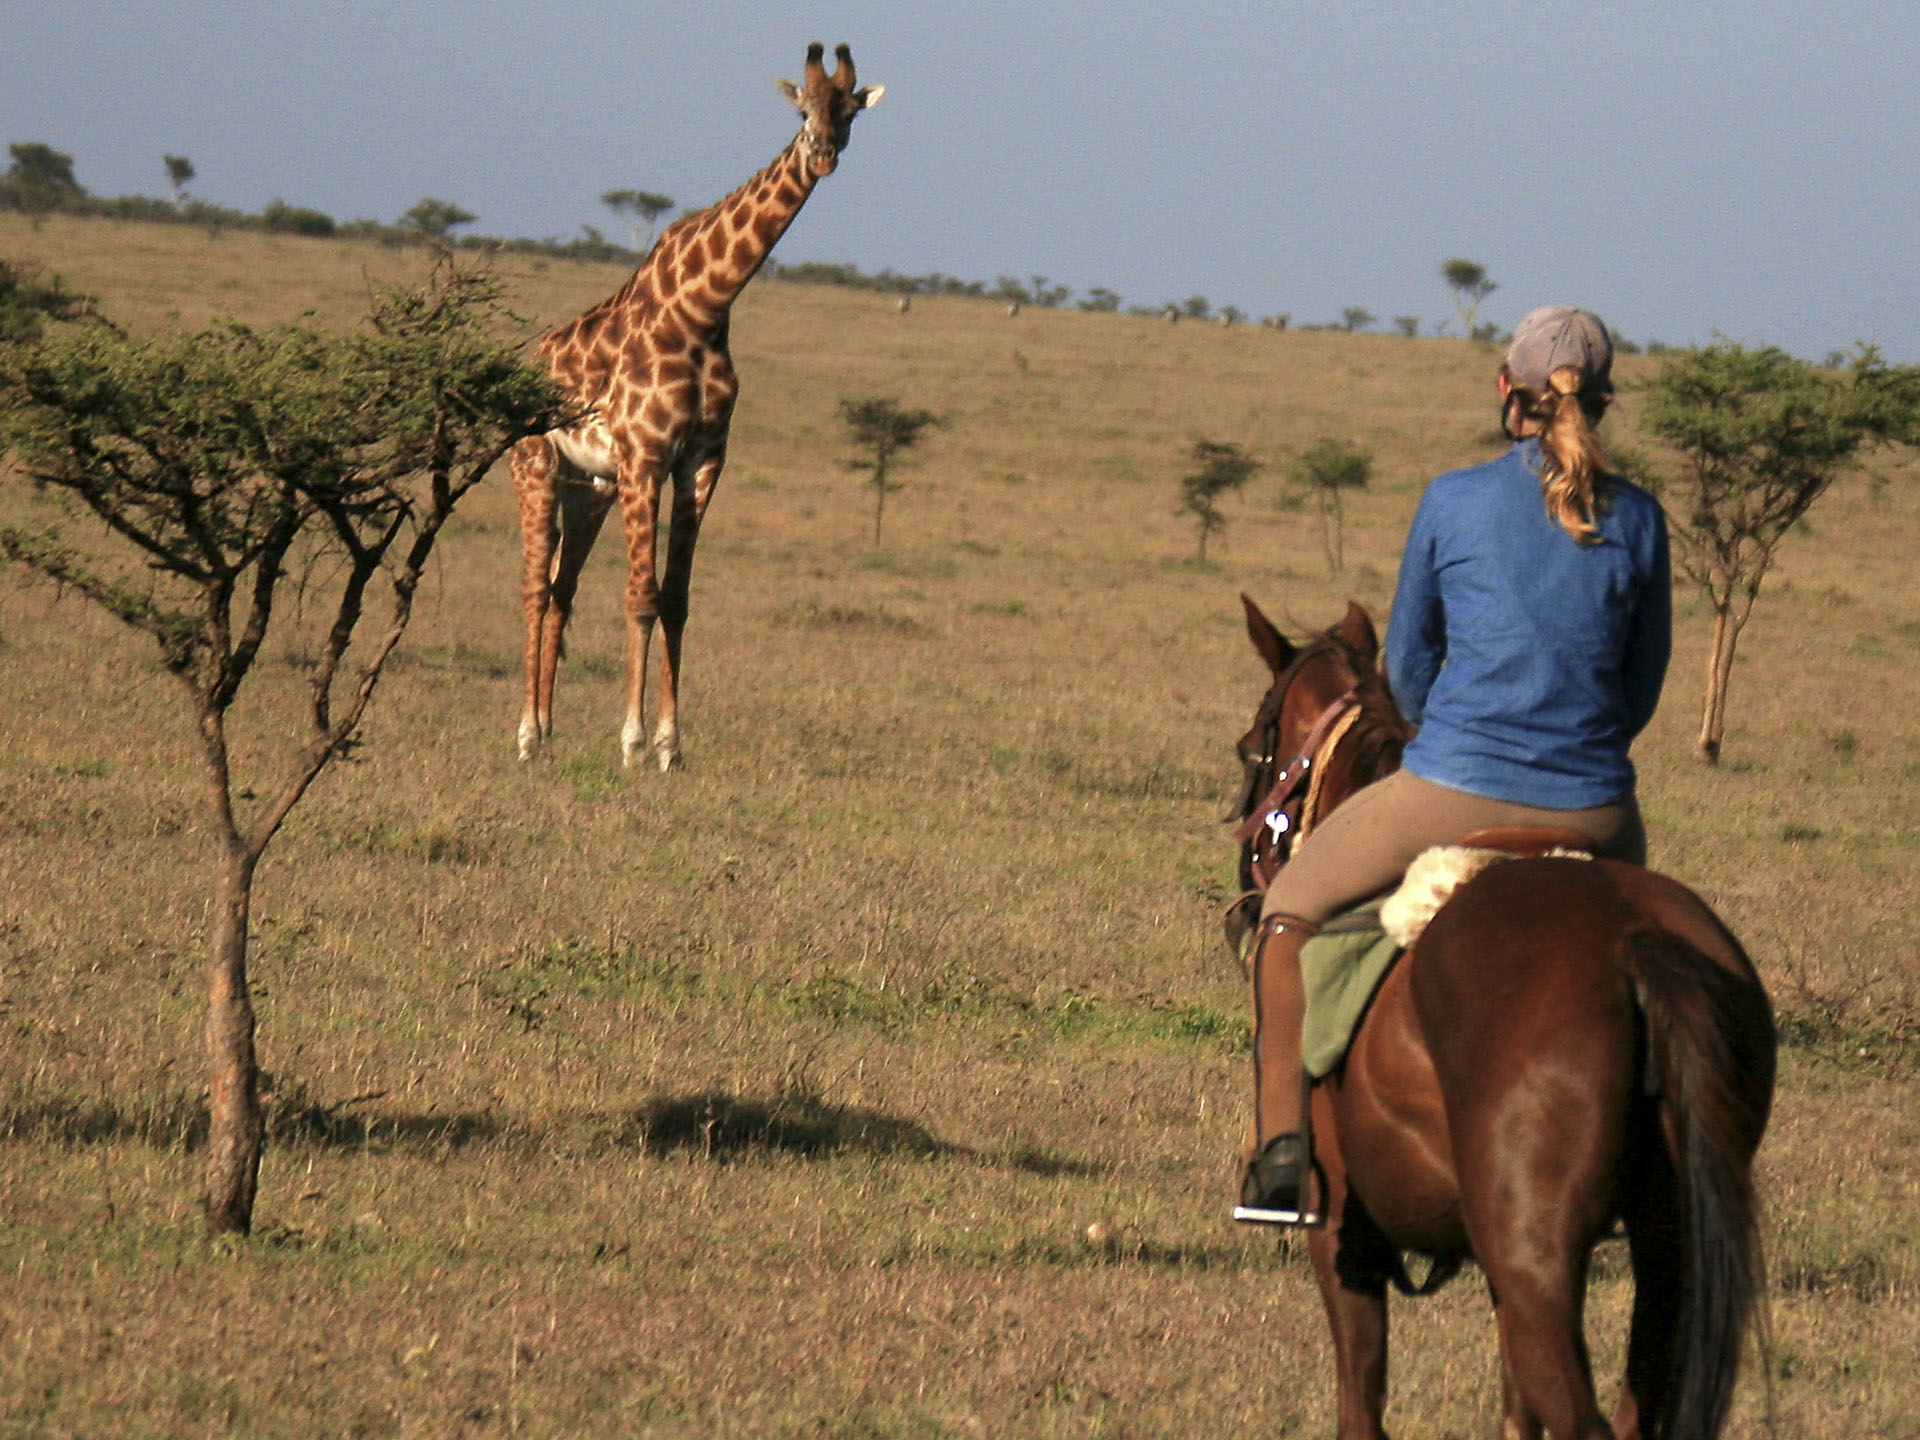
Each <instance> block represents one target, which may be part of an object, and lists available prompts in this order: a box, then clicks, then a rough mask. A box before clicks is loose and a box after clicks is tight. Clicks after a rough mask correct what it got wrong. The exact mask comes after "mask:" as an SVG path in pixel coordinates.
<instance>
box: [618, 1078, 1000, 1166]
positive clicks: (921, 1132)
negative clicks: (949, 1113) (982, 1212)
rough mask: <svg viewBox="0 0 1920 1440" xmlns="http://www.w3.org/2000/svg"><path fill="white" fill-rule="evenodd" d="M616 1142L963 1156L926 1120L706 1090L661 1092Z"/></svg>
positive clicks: (739, 1150)
mask: <svg viewBox="0 0 1920 1440" xmlns="http://www.w3.org/2000/svg"><path fill="white" fill-rule="evenodd" d="M613 1138H614V1143H615V1144H622V1143H624V1144H628V1145H632V1146H634V1147H635V1148H637V1149H640V1150H643V1151H645V1152H646V1153H647V1154H649V1155H672V1154H676V1153H680V1152H684V1151H693V1152H695V1153H697V1154H701V1155H708V1156H712V1157H714V1158H715V1159H726V1158H729V1157H732V1156H736V1155H742V1154H749V1153H753V1152H756V1151H757V1152H769V1153H777V1154H786V1155H801V1156H807V1157H814V1156H827V1155H842V1154H853V1153H857V1154H867V1155H908V1156H914V1157H917V1158H921V1159H928V1160H934V1159H941V1158H944V1157H947V1156H952V1155H957V1154H963V1153H965V1152H964V1151H963V1150H961V1149H960V1148H959V1147H957V1146H953V1145H949V1144H947V1143H946V1142H945V1141H943V1140H941V1139H939V1138H938V1137H937V1136H935V1135H934V1133H933V1132H932V1131H930V1130H928V1129H927V1128H926V1127H925V1126H924V1125H920V1124H918V1123H916V1122H914V1121H912V1120H903V1119H901V1118H900V1117H899V1116H897V1115H888V1114H886V1113H884V1112H883V1111H879V1110H869V1109H865V1108H863V1107H861V1106H857V1105H832V1104H829V1103H827V1102H826V1101H824V1100H821V1099H819V1098H817V1097H816V1096H812V1095H775V1096H774V1097H773V1098H772V1099H770V1100H755V1099H751V1098H749V1097H747V1096H742V1095H730V1094H728V1093H727V1092H726V1091H724V1090H709V1091H706V1092H705V1093H703V1094H699V1095H683V1096H676V1095H661V1096H656V1097H655V1098H653V1099H651V1100H649V1101H647V1103H646V1104H644V1105H642V1106H641V1107H640V1108H639V1109H638V1110H637V1111H635V1112H634V1113H633V1115H632V1116H631V1118H630V1120H629V1122H628V1124H627V1125H626V1126H625V1127H623V1131H622V1132H621V1133H620V1134H617V1135H616V1136H615V1137H613Z"/></svg>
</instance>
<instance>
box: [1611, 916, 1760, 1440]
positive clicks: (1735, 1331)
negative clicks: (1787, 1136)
mask: <svg viewBox="0 0 1920 1440" xmlns="http://www.w3.org/2000/svg"><path fill="white" fill-rule="evenodd" d="M1625 949H1626V961H1627V969H1628V973H1629V975H1630V976H1631V978H1632V982H1633V988H1634V994H1635V997H1636V999H1637V1000H1638V1002H1639V1006H1640V1011H1641V1014H1642V1015H1643V1016H1644V1017H1645V1021H1646V1033H1647V1064H1648V1070H1649V1074H1648V1086H1649V1088H1650V1089H1651V1090H1652V1091H1653V1092H1654V1093H1655V1094H1656V1095H1657V1096H1658V1100H1659V1107H1660V1116H1659V1120H1660V1124H1659V1130H1660V1131H1661V1132H1662V1133H1663V1134H1664V1137H1665V1140H1664V1142H1663V1143H1664V1144H1665V1146H1666V1147H1667V1148H1668V1150H1669V1152H1670V1158H1671V1160H1672V1163H1673V1167H1674V1171H1675V1175H1676V1178H1677V1183H1678V1189H1679V1194H1680V1197H1681V1205H1682V1208H1683V1211H1684V1215H1683V1217H1682V1224H1683V1225H1684V1230H1683V1232H1682V1253H1683V1275H1682V1277H1681V1301H1680V1311H1679V1315H1678V1323H1677V1325H1676V1327H1675V1332H1674V1333H1675V1336H1676V1343H1675V1346H1674V1353H1673V1368H1672V1372H1671V1375H1670V1377H1669V1385H1668V1389H1667V1397H1666V1398H1667V1402H1668V1403H1667V1404H1666V1405H1665V1406H1662V1407H1660V1408H1661V1409H1662V1410H1663V1412H1664V1420H1665V1423H1664V1424H1663V1425H1660V1426H1659V1427H1658V1429H1657V1433H1658V1434H1660V1435H1662V1436H1665V1437H1669V1440H1695V1437H1699V1440H1711V1437H1713V1436H1716V1435H1718V1434H1719V1433H1720V1429H1721V1426H1722V1425H1723V1424H1724V1423H1725V1422H1726V1418H1727V1411H1728V1407H1729V1406H1730V1404H1731V1402H1732V1398H1733V1385H1734V1379H1735V1376H1736V1374H1737V1372H1738V1370H1739V1365H1740V1354H1741V1347H1742V1345H1743V1343H1744V1339H1745V1336H1746V1333H1747V1330H1748V1328H1749V1326H1752V1325H1755V1324H1758V1325H1759V1326H1761V1327H1762V1328H1763V1333H1762V1340H1763V1341H1764V1325H1765V1318H1766V1317H1765V1312H1764V1310H1763V1308H1762V1306H1761V1301H1762V1298H1763V1295H1764V1291H1765V1285H1766V1274H1765V1265H1764V1260H1763V1257H1762V1255H1761V1252H1760V1237H1759V1224H1758V1222H1759V1214H1758V1202H1757V1198H1756V1196H1755V1193H1754V1186H1753V1171H1752V1160H1753V1152H1754V1150H1755V1148H1756V1147H1757V1146H1758V1145H1759V1142H1760V1134H1761V1131H1762V1130H1763V1129H1764V1128H1765V1126H1766V1115H1767V1107H1768V1101H1769V1099H1770V1098H1771V1094H1772V1069H1773V1054H1772V1038H1773V1030H1772V1018H1771V1014H1770V1013H1769V1012H1768V1010H1767V1006H1766V1001H1765V998H1764V995H1763V994H1761V992H1760V991H1759V989H1758V987H1757V985H1752V984H1751V983H1750V982H1748V981H1745V980H1743V979H1742V978H1741V977H1740V976H1738V975H1736V974H1734V973H1731V972H1729V971H1728V970H1726V969H1724V968H1722V967H1721V966H1720V965H1718V964H1716V963H1715V962H1714V961H1713V960H1711V959H1709V958H1708V957H1707V956H1706V955H1705V954H1703V953H1702V952H1701V951H1700V950H1698V949H1696V948H1695V947H1694V946H1693V945H1691V944H1689V943H1688V942H1687V941H1685V940H1683V939H1681V938H1680V937H1679V936H1677V935H1674V934H1672V933H1671V932H1668V931H1664V930H1651V929H1649V930H1639V931H1635V932H1634V933H1632V934H1631V935H1629V936H1628V938H1627V940H1626V945H1625ZM1756 1006H1757V1010H1756ZM1756 1071H1762V1072H1763V1073H1755V1072H1756Z"/></svg>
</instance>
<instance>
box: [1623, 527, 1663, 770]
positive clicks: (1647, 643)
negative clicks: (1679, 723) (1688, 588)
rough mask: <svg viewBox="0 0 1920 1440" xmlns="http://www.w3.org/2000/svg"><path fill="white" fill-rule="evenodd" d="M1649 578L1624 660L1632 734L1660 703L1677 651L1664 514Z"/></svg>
mask: <svg viewBox="0 0 1920 1440" xmlns="http://www.w3.org/2000/svg"><path fill="white" fill-rule="evenodd" d="M1647 552H1648V553H1647V567H1646V580H1645V583H1644V584H1643V585H1642V586H1641V589H1640V594H1639V597H1638V604H1637V605H1636V606H1635V608H1634V615H1633V622H1632V625H1633V628H1632V629H1631V630H1630V631H1629V633H1628V635H1627V647H1626V653H1625V655H1624V657H1623V658H1622V662H1621V681H1622V690H1623V691H1624V693H1625V695H1626V701H1627V725H1628V733H1629V734H1631V735H1638V734H1639V733H1640V732H1641V731H1642V730H1643V729H1645V728H1646V724H1647V722H1648V721H1649V720H1651V719H1652V718H1653V710H1654V707H1655V706H1656V705H1658V704H1659V703H1660V686H1661V684H1662V683H1663V682H1664V681H1665V680H1666V678H1667V661H1668V659H1669V657H1670V656H1671V654H1672V652H1673V574H1672V570H1671V567H1670V565H1669V562H1668V558H1667V526H1666V517H1665V516H1664V515H1660V516H1656V517H1655V524H1654V526H1653V528H1652V533H1651V534H1650V535H1649V537H1648V540H1647Z"/></svg>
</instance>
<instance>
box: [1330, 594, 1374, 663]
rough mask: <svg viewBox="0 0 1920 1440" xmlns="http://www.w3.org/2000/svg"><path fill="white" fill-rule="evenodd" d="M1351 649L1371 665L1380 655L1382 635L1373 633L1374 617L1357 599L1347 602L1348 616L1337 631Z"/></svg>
mask: <svg viewBox="0 0 1920 1440" xmlns="http://www.w3.org/2000/svg"><path fill="white" fill-rule="evenodd" d="M1337 633H1338V634H1339V636H1340V638H1341V640H1342V641H1344V642H1345V643H1346V646H1347V648H1348V649H1349V650H1351V651H1353V653H1354V654H1356V655H1358V656H1359V657H1360V658H1361V659H1363V660H1365V661H1366V662H1367V663H1368V664H1369V665H1371V664H1372V663H1373V662H1374V661H1375V660H1377V659H1378V658H1379V656H1380V637H1379V636H1378V635H1376V634H1374V633H1373V617H1372V616H1371V615H1369V614H1367V612H1366V608H1365V607H1364V606H1362V605H1361V604H1360V602H1359V601H1357V600H1349V601H1348V602H1347V618H1346V619H1344V620H1342V621H1341V622H1340V629H1339V630H1338V632H1337Z"/></svg>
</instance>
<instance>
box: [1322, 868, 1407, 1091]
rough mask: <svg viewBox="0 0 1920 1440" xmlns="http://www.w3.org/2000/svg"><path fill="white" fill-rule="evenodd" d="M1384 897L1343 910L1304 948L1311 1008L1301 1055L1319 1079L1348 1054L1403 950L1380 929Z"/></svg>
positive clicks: (1330, 1071)
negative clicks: (1362, 1023)
mask: <svg viewBox="0 0 1920 1440" xmlns="http://www.w3.org/2000/svg"><path fill="white" fill-rule="evenodd" d="M1380 905H1381V901H1380V900H1369V901H1368V902H1367V903H1366V904H1364V905H1356V906H1355V907H1354V908H1353V909H1351V910H1343V911H1341V912H1340V913H1339V914H1338V915H1336V916H1334V917H1333V919H1331V920H1329V921H1328V922H1327V923H1326V924H1325V925H1323V926H1322V927H1321V928H1320V933H1319V934H1318V935H1315V936H1314V937H1313V938H1312V939H1310V940H1308V941H1307V943H1306V944H1305V945H1303V946H1302V947H1301V949H1300V972H1301V975H1302V977H1303V978H1304V979H1305V981H1306V994H1307V1012H1306V1018H1305V1019H1304V1020H1303V1021H1302V1022H1301V1026H1300V1058H1301V1060H1302V1062H1303V1063H1304V1064H1305V1065H1306V1067H1307V1073H1308V1074H1309V1075H1311V1076H1312V1077H1313V1078H1314V1079H1316V1080H1318V1079H1321V1078H1322V1077H1324V1076H1326V1075H1328V1074H1331V1073H1332V1071H1333V1069H1334V1067H1335V1066H1337V1065H1338V1064H1339V1063H1340V1060H1341V1057H1343V1056H1344V1055H1345V1054H1346V1053H1347V1045H1348V1043H1349V1042H1350V1041H1351V1040H1352V1039H1353V1032H1354V1029H1355V1028H1356V1027H1357V1026H1358V1025H1359V1024H1360V1017H1361V1016H1362V1015H1363V1014H1365V1013H1366V1009H1367V1003H1368V1002H1369V1001H1370V1000H1372V999H1373V992H1374V991H1376V990H1378V989H1379V988H1380V982H1381V981H1382V980H1384V979H1385V978H1386V975H1387V971H1388V970H1390V969H1392V968H1393V962H1394V960H1395V959H1397V958H1398V957H1399V955H1400V947H1399V946H1398V945H1396V944H1394V943H1393V941H1392V940H1390V939H1389V938H1388V937H1387V934H1386V932H1385V931H1383V930H1382V929H1381V928H1380Z"/></svg>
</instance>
